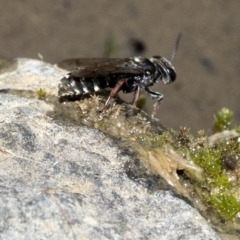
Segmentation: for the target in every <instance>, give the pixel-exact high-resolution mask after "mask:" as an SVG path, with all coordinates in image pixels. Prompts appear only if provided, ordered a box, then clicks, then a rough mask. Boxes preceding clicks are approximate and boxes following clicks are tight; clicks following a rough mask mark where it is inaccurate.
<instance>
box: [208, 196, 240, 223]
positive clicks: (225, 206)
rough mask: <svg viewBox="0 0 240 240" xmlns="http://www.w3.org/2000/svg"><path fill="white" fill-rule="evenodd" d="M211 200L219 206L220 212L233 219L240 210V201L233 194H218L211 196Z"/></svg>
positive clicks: (228, 218) (223, 215)
mask: <svg viewBox="0 0 240 240" xmlns="http://www.w3.org/2000/svg"><path fill="white" fill-rule="evenodd" d="M209 202H210V203H211V204H212V205H213V206H215V207H216V208H217V211H218V212H219V214H220V215H221V216H222V217H224V218H225V219H227V220H232V219H234V218H235V217H236V215H237V213H238V212H240V202H239V201H237V200H236V198H235V197H234V196H233V195H223V194H216V195H211V196H210V197H209Z"/></svg>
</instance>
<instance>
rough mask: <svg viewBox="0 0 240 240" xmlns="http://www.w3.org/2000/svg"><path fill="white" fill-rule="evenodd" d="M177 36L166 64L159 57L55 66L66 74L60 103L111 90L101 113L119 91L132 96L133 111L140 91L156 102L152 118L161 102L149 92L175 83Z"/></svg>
mask: <svg viewBox="0 0 240 240" xmlns="http://www.w3.org/2000/svg"><path fill="white" fill-rule="evenodd" d="M180 38H181V34H179V36H178V38H177V41H176V44H175V48H174V51H173V53H172V56H171V59H170V60H167V59H166V58H164V57H161V56H154V57H152V58H145V57H140V56H139V57H130V58H77V59H70V60H65V61H62V62H60V63H58V66H59V67H60V68H63V69H67V70H69V73H68V74H67V75H66V76H65V77H63V78H62V79H61V81H60V84H59V85H58V95H59V100H60V102H63V101H66V100H68V101H69V100H70V101H71V100H78V99H81V97H82V96H84V95H86V94H90V93H94V92H99V91H101V90H103V89H106V88H111V89H112V90H111V92H110V94H109V97H108V98H107V100H106V102H105V105H104V108H103V110H105V109H107V108H108V106H109V104H110V100H111V99H112V98H113V97H115V96H116V95H117V93H118V92H119V91H123V92H124V93H131V92H134V98H133V103H132V105H133V106H134V107H136V103H137V100H138V98H139V95H140V91H141V90H145V91H146V93H147V94H148V95H149V96H150V97H151V98H152V99H155V100H156V103H155V104H154V105H153V113H152V117H154V115H155V113H156V111H157V109H158V108H159V106H160V103H161V101H162V100H163V97H164V96H163V94H162V93H159V92H153V91H151V90H150V89H149V87H150V86H153V85H154V84H155V83H157V82H158V81H159V80H160V81H162V82H163V83H164V84H169V83H172V82H174V81H175V79H176V71H175V68H174V66H173V65H172V61H173V59H174V57H175V55H176V51H177V48H178V45H179V42H180Z"/></svg>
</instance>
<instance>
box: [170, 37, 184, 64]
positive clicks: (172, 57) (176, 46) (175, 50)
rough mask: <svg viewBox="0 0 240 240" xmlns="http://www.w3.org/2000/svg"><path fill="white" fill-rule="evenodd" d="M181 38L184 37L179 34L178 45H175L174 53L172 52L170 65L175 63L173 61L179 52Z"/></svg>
mask: <svg viewBox="0 0 240 240" xmlns="http://www.w3.org/2000/svg"><path fill="white" fill-rule="evenodd" d="M181 37H182V33H179V34H178V37H177V40H176V43H175V47H174V49H173V52H172V56H171V58H170V63H172V62H173V59H174V58H175V56H176V53H177V50H178V47H179V43H180V40H181Z"/></svg>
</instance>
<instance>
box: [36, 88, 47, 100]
mask: <svg viewBox="0 0 240 240" xmlns="http://www.w3.org/2000/svg"><path fill="white" fill-rule="evenodd" d="M37 96H38V98H39V99H43V98H45V97H46V92H45V91H44V90H43V89H42V88H40V89H38V90H37Z"/></svg>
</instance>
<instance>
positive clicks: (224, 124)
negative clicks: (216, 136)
mask: <svg viewBox="0 0 240 240" xmlns="http://www.w3.org/2000/svg"><path fill="white" fill-rule="evenodd" d="M232 117H233V113H232V112H231V111H230V110H229V109H227V108H222V109H221V110H220V111H219V112H218V113H217V114H216V115H214V122H213V127H212V131H213V133H216V132H221V131H223V130H230V129H232V126H231V124H232Z"/></svg>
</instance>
